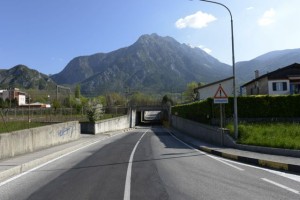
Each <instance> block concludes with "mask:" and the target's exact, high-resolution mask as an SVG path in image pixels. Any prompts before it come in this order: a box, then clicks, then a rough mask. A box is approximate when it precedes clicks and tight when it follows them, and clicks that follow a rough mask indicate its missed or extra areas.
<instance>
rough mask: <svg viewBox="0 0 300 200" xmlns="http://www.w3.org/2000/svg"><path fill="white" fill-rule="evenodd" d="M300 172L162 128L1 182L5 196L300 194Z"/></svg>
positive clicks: (184, 199)
mask: <svg viewBox="0 0 300 200" xmlns="http://www.w3.org/2000/svg"><path fill="white" fill-rule="evenodd" d="M299 191H300V176H297V175H291V174H285V173H280V172H276V171H272V170H266V169H261V168H258V167H253V166H249V165H245V164H239V163H236V162H233V161H228V160H224V159H222V158H218V157H214V156H211V155H207V154H205V153H203V152H200V151H197V150H195V149H193V148H191V147H189V146H187V145H186V144H184V143H183V142H181V141H179V140H178V139H176V138H175V137H174V136H172V135H170V134H169V133H168V132H167V131H166V130H164V129H163V128H160V127H156V128H146V127H144V128H138V129H136V130H134V131H132V132H129V133H124V134H120V135H118V136H115V137H113V138H109V139H107V140H104V141H101V142H98V143H96V144H93V145H90V146H88V147H86V148H83V149H81V150H79V151H76V152H74V153H72V154H69V155H67V156H64V157H62V158H61V159H58V160H56V161H53V162H49V163H47V164H45V165H44V166H41V167H39V168H37V169H35V170H32V171H31V172H29V173H25V174H21V175H20V176H17V177H15V178H13V179H11V180H10V181H8V182H5V183H0V199H1V200H6V199H10V200H19V199H39V200H46V199H51V200H53V199H55V200H60V199H62V200H64V199H66V200H67V199H68V200H69V199H72V200H84V199H105V200H106V199H108V200H110V199H132V200H141V199H151V200H154V199H174V200H177V199H178V200H189V199H205V200H209V199H230V200H234V199H239V200H240V199H251V200H252V199H256V200H259V199H264V200H265V199H297V200H299V199H300V194H299Z"/></svg>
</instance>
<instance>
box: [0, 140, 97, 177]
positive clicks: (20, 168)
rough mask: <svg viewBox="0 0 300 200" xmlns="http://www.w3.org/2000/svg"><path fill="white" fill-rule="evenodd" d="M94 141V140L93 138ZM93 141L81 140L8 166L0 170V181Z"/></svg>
mask: <svg viewBox="0 0 300 200" xmlns="http://www.w3.org/2000/svg"><path fill="white" fill-rule="evenodd" d="M93 141H94V140H93ZM93 141H90V142H83V143H80V144H77V145H75V146H72V147H69V148H66V149H63V150H61V151H58V152H55V153H51V154H48V155H45V156H43V157H41V158H37V159H34V160H31V161H28V162H26V163H23V164H21V165H18V166H15V167H13V168H10V169H7V170H4V171H2V172H0V182H2V181H4V180H6V179H8V178H10V177H12V176H15V175H18V174H21V173H24V172H26V171H28V170H30V169H33V168H35V167H37V166H39V165H41V164H43V163H45V162H48V161H50V160H52V159H55V158H57V157H59V156H62V155H64V154H67V153H69V152H71V151H75V150H76V149H79V148H80V147H81V146H82V145H85V144H89V143H92V142H93Z"/></svg>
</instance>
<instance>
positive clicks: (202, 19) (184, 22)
mask: <svg viewBox="0 0 300 200" xmlns="http://www.w3.org/2000/svg"><path fill="white" fill-rule="evenodd" d="M215 20H217V18H216V17H215V16H213V15H211V14H207V13H203V12H201V11H198V12H196V13H195V14H192V15H188V16H186V17H184V18H180V19H178V20H177V21H176V23H175V26H176V27H177V28H179V29H183V28H188V27H189V28H195V29H201V28H204V27H206V26H207V25H208V23H210V22H213V21H215Z"/></svg>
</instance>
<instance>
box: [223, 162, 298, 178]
mask: <svg viewBox="0 0 300 200" xmlns="http://www.w3.org/2000/svg"><path fill="white" fill-rule="evenodd" d="M220 160H224V161H226V162H230V163H234V164H237V165H242V166H246V167H250V168H254V169H259V170H263V171H266V172H269V173H272V174H276V175H278V176H282V177H284V178H287V179H290V180H293V181H297V182H299V183H300V176H299V175H296V174H289V173H285V172H280V171H276V170H272V169H267V168H263V167H258V166H254V165H249V164H245V163H240V162H237V161H233V160H227V159H224V158H220Z"/></svg>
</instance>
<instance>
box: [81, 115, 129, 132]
mask: <svg viewBox="0 0 300 200" xmlns="http://www.w3.org/2000/svg"><path fill="white" fill-rule="evenodd" d="M131 122H132V121H131V120H130V116H128V115H124V116H121V117H116V118H112V119H107V120H102V121H97V122H95V123H82V124H81V132H82V133H89V134H101V133H105V132H109V131H117V130H122V129H126V128H130V127H131V126H130V125H131Z"/></svg>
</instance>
